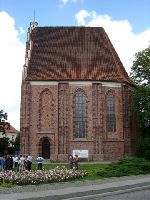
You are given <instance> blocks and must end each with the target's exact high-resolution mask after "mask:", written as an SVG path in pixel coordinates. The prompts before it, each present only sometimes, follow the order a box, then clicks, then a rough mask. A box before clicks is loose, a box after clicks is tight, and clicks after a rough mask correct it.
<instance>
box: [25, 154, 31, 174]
mask: <svg viewBox="0 0 150 200" xmlns="http://www.w3.org/2000/svg"><path fill="white" fill-rule="evenodd" d="M31 165H32V156H30V155H28V157H27V167H26V169H27V170H29V171H30V170H31Z"/></svg>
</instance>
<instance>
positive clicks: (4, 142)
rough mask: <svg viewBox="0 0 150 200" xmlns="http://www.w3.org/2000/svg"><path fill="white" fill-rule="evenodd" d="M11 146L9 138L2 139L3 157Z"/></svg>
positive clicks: (0, 144)
mask: <svg viewBox="0 0 150 200" xmlns="http://www.w3.org/2000/svg"><path fill="white" fill-rule="evenodd" d="M9 144H10V142H9V138H8V137H2V138H0V154H1V155H4V154H7V153H8V148H9Z"/></svg>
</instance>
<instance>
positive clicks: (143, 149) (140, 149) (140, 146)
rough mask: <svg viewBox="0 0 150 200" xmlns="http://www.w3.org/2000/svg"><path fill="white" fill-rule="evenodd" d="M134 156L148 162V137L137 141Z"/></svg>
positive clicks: (149, 149) (149, 150)
mask: <svg viewBox="0 0 150 200" xmlns="http://www.w3.org/2000/svg"><path fill="white" fill-rule="evenodd" d="M136 155H137V156H138V157H143V158H145V159H147V160H149V161H150V137H146V138H141V139H140V140H139V141H138V143H137V147H136Z"/></svg>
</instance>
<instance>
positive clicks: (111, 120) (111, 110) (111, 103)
mask: <svg viewBox="0 0 150 200" xmlns="http://www.w3.org/2000/svg"><path fill="white" fill-rule="evenodd" d="M107 115H108V117H107V125H108V127H107V128H108V132H115V131H116V115H115V97H114V94H113V93H112V91H111V90H110V91H108V93H107Z"/></svg>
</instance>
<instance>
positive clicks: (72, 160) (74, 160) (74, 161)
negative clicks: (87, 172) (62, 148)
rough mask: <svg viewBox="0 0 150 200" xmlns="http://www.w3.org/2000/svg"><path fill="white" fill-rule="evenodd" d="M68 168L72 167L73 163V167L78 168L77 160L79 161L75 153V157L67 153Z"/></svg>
mask: <svg viewBox="0 0 150 200" xmlns="http://www.w3.org/2000/svg"><path fill="white" fill-rule="evenodd" d="M68 160H69V169H73V165H75V169H76V170H78V161H79V157H78V155H77V154H76V155H75V157H73V156H72V155H69V158H68Z"/></svg>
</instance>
